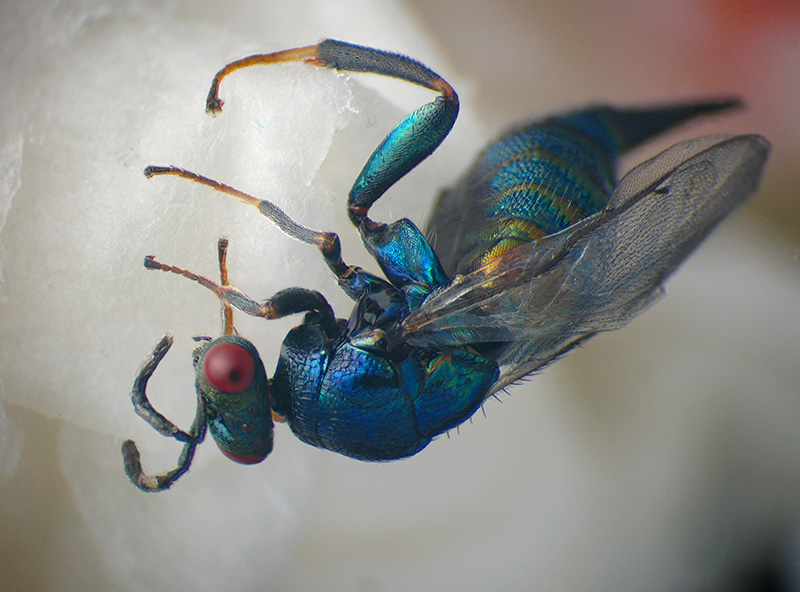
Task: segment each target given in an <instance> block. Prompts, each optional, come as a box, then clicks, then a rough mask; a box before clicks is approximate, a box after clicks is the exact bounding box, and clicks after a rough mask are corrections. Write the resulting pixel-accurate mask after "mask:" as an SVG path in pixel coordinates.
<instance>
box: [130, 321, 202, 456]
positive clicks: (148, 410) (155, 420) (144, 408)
mask: <svg viewBox="0 0 800 592" xmlns="http://www.w3.org/2000/svg"><path fill="white" fill-rule="evenodd" d="M171 347H172V335H169V334H167V335H164V337H162V338H161V340H160V341H159V342H158V343H157V344H156V346H155V347H154V348H153V351H152V352H151V353H150V354H149V355H148V356H147V357H146V358H145V360H144V362H142V365H141V367H140V368H139V372H138V374H137V375H136V378H135V379H134V381H133V387H131V401H132V402H133V408H134V409H135V410H136V415H138V416H139V417H141V418H142V419H143V420H145V421H146V422H147V423H149V424H150V426H151V427H152V428H153V429H154V430H156V431H157V432H158V433H159V434H161V435H162V436H167V437H169V438H175V439H176V440H180V441H181V442H188V441H190V440H191V439H192V436H191V435H190V434H187V433H186V432H184V431H183V430H182V429H180V428H179V427H178V426H176V425H175V424H174V423H172V422H171V421H170V420H168V419H167V418H166V417H164V416H163V415H161V414H160V413H159V412H158V411H156V410H155V409H154V408H153V406H152V404H151V403H150V400H149V399H148V398H147V392H146V389H147V381H148V380H150V377H151V376H152V375H153V372H155V369H156V367H157V366H158V364H159V363H160V362H161V360H162V359H164V356H165V355H167V352H168V351H169V348H171Z"/></svg>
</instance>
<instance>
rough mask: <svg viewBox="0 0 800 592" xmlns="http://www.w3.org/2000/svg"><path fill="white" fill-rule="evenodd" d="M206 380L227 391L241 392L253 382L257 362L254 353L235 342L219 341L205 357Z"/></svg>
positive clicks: (216, 387)
mask: <svg viewBox="0 0 800 592" xmlns="http://www.w3.org/2000/svg"><path fill="white" fill-rule="evenodd" d="M203 372H204V373H205V375H206V380H208V382H209V384H211V386H213V387H214V388H215V389H218V390H220V391H222V392H225V393H241V392H242V391H244V390H246V389H247V387H249V386H250V384H251V383H252V382H253V378H254V377H255V375H256V363H255V360H254V359H253V354H251V353H250V352H249V351H247V350H246V349H245V348H243V347H242V346H240V345H236V344H235V343H217V344H216V345H213V346H211V348H210V349H209V350H208V351H207V352H206V355H205V357H204V358H203Z"/></svg>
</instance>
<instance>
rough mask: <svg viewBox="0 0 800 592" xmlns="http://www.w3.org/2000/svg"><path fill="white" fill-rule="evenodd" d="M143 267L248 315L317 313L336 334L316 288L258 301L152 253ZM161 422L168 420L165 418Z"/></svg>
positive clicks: (330, 310) (289, 290)
mask: <svg viewBox="0 0 800 592" xmlns="http://www.w3.org/2000/svg"><path fill="white" fill-rule="evenodd" d="M144 266H145V267H146V268H147V269H153V270H158V271H166V272H169V273H174V274H177V275H180V276H183V277H185V278H187V279H190V280H192V281H194V282H197V283H198V284H200V285H201V286H203V287H205V288H208V289H209V290H211V291H212V292H214V294H216V295H217V298H219V299H220V300H221V301H222V302H224V303H226V304H228V305H230V306H232V307H234V308H236V309H237V310H240V311H242V312H243V313H245V314H249V315H250V316H254V317H262V318H265V319H279V318H281V317H285V316H287V315H291V314H296V313H300V312H316V313H319V315H320V321H321V323H322V325H323V327H324V329H325V331H326V333H328V334H329V336H331V337H333V336H334V335H336V334H337V333H338V329H337V327H336V318H335V315H334V313H333V308H331V305H330V304H329V303H328V301H327V300H326V299H325V297H324V296H323V295H322V294H320V293H319V292H317V291H316V290H308V289H306V288H287V289H285V290H281V291H280V292H278V293H277V294H275V295H274V296H273V297H272V298H268V299H267V300H264V301H262V302H257V301H255V300H253V299H252V298H250V297H249V296H248V295H247V294H245V293H244V292H242V291H241V290H238V289H237V288H235V287H234V286H231V285H224V286H221V285H219V284H217V283H216V282H213V281H211V280H210V279H208V278H207V277H205V276H202V275H198V274H196V273H193V272H191V271H188V270H186V269H182V268H180V267H176V266H174V265H166V264H164V263H161V262H159V261H156V260H155V258H154V257H153V256H152V255H148V256H147V257H145V259H144ZM162 357H163V356H162ZM154 413H157V412H154ZM162 418H163V416H162ZM148 421H149V420H148ZM164 421H168V420H166V419H165V420H164ZM170 423H171V422H170ZM151 425H152V424H151ZM154 427H155V426H154ZM156 429H158V428H156Z"/></svg>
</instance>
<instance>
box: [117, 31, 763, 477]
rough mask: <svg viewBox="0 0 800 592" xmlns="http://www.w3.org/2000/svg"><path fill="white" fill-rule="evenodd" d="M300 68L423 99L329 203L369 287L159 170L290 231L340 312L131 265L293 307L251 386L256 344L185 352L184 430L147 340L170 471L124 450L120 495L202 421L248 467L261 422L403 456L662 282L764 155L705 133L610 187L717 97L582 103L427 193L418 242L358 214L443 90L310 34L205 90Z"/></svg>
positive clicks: (512, 135)
mask: <svg viewBox="0 0 800 592" xmlns="http://www.w3.org/2000/svg"><path fill="white" fill-rule="evenodd" d="M287 61H300V62H305V63H307V64H311V65H314V66H320V67H327V68H334V69H337V70H340V71H349V72H368V73H377V74H382V75H385V76H390V77H394V78H398V79H402V80H406V81H408V82H411V83H414V84H417V85H420V86H423V87H425V88H428V89H431V90H433V91H436V92H437V93H438V96H437V97H436V98H435V100H433V101H432V102H431V103H428V104H426V105H424V106H422V107H421V108H419V109H417V110H416V111H414V112H412V113H411V114H409V115H408V116H407V117H406V118H405V119H403V120H402V121H401V122H400V123H399V124H398V125H397V126H396V127H395V128H394V129H393V130H392V131H391V132H390V133H389V134H388V136H387V137H386V138H385V139H384V140H383V142H382V143H381V144H380V145H379V146H378V147H377V148H376V150H375V151H374V153H373V154H372V156H371V157H370V158H369V160H368V161H367V163H366V165H365V166H364V168H363V170H362V171H361V173H360V175H359V176H358V178H357V179H356V181H355V184H354V185H353V188H352V189H351V191H350V195H349V199H348V203H347V207H348V213H349V216H350V220H351V221H352V222H353V224H354V225H355V226H356V228H357V229H358V231H359V233H360V235H361V238H362V240H363V242H364V244H365V245H366V247H367V249H368V251H369V252H370V253H371V254H372V256H373V257H374V258H375V260H376V261H377V262H378V264H379V266H380V268H381V270H382V271H383V274H384V276H385V279H384V278H381V277H378V276H376V275H373V274H370V273H368V272H366V271H364V270H363V269H361V268H360V267H357V266H352V265H347V264H345V262H344V261H343V259H342V256H341V247H340V244H339V239H338V237H337V235H336V234H334V233H332V232H317V231H313V230H310V229H308V228H306V227H304V226H301V225H300V224H298V223H296V222H295V221H293V220H292V219H290V218H289V217H288V216H287V215H286V214H285V213H283V212H282V211H281V210H280V209H279V208H277V207H276V206H275V205H274V204H272V203H271V202H269V201H266V200H260V199H256V198H255V197H252V196H250V195H247V194H245V193H242V192H240V191H238V190H236V189H234V188H232V187H229V186H227V185H223V184H221V183H218V182H216V181H213V180H211V179H208V178H206V177H202V176H200V175H197V174H195V173H191V172H189V171H185V170H182V169H178V168H175V167H148V168H147V169H146V170H145V174H146V175H147V176H148V177H152V176H154V175H177V176H180V177H184V178H187V179H190V180H192V181H195V182H198V183H201V184H203V185H207V186H209V187H211V188H213V189H215V190H217V191H221V192H223V193H227V194H229V195H232V196H234V197H236V198H238V199H239V200H241V201H243V202H244V203H246V204H250V205H252V206H255V207H256V208H257V209H258V211H259V212H260V213H261V214H262V215H263V216H265V217H267V218H269V219H270V220H271V221H272V222H273V223H275V224H276V225H277V226H278V227H279V228H280V229H281V230H283V231H284V232H285V233H286V234H288V235H289V236H291V237H293V238H295V239H297V240H299V241H302V242H305V243H309V244H311V245H316V246H317V247H318V248H319V249H320V251H321V253H322V256H323V257H324V259H325V262H326V263H327V265H328V267H329V268H330V269H331V271H333V273H334V274H335V275H336V277H337V279H338V282H339V285H340V286H341V288H342V289H343V290H344V291H345V292H346V293H347V295H348V296H350V297H351V298H352V299H353V300H354V301H355V307H354V309H353V312H352V314H351V315H350V318H349V319H348V320H343V319H337V318H336V317H335V316H334V313H333V310H332V309H331V307H330V305H329V304H328V302H327V301H326V300H325V298H324V297H323V296H322V295H321V294H319V293H318V292H315V291H312V290H307V289H303V288H289V289H286V290H283V291H281V292H278V293H277V294H275V295H274V296H273V297H272V298H269V299H268V300H265V301H263V302H256V301H255V300H253V299H251V298H249V297H248V296H246V295H245V294H244V293H242V292H241V291H239V290H237V289H236V288H234V287H232V286H230V285H228V284H227V279H226V277H225V273H224V266H223V265H222V264H221V269H223V274H222V275H223V281H222V282H221V283H220V284H217V283H215V282H213V281H211V280H209V279H207V278H205V277H202V276H198V275H196V274H193V273H191V272H189V271H186V270H183V269H180V268H177V267H172V266H168V265H164V264H162V263H159V262H157V261H156V260H155V259H153V258H152V257H148V258H147V259H146V260H145V266H146V267H147V268H149V269H160V270H163V271H168V272H172V273H178V274H181V275H183V276H185V277H188V278H189V279H192V280H194V281H197V282H199V283H200V284H201V285H203V286H205V287H206V288H208V289H210V290H212V291H213V292H214V293H215V294H216V295H217V296H218V298H219V299H220V300H221V301H222V302H223V303H224V305H225V306H226V307H228V308H230V307H233V308H236V309H239V310H240V311H243V312H245V313H247V314H250V315H254V316H260V317H264V318H267V319H274V318H278V317H283V316H286V315H290V314H295V313H305V316H304V318H303V322H302V323H301V324H300V325H299V326H297V327H295V328H294V329H293V330H292V331H290V332H289V334H288V335H287V336H286V338H285V339H284V341H283V347H282V349H281V353H280V356H279V360H278V364H277V368H276V370H275V373H274V375H273V376H272V378H271V379H269V380H267V378H266V375H265V373H264V370H263V364H262V363H261V360H260V358H259V357H258V354H257V352H256V349H255V348H254V347H253V346H252V345H251V344H250V343H249V342H248V341H246V340H244V339H242V338H240V337H238V336H234V335H232V333H233V331H232V325H229V324H228V323H227V322H226V331H225V333H226V335H223V337H222V338H220V339H218V340H214V341H209V342H208V343H205V344H203V345H202V346H201V347H199V348H198V350H197V351H196V352H195V354H194V363H195V369H196V374H197V381H196V389H197V394H198V411H197V416H196V418H195V421H194V425H193V427H192V429H191V430H190V431H189V432H184V431H183V430H180V429H179V428H177V427H176V426H175V425H174V424H173V423H172V422H170V421H169V420H167V419H166V418H164V417H163V416H162V415H160V414H159V413H158V412H156V411H155V410H154V409H153V408H152V406H151V405H150V403H149V402H148V400H147V396H146V393H145V387H146V383H147V380H148V379H149V377H150V376H151V375H152V373H153V372H154V370H155V368H156V366H157V365H158V363H159V361H160V360H161V359H162V358H163V356H164V355H165V354H166V351H167V349H168V348H169V346H170V343H171V341H170V339H169V337H165V338H163V339H162V340H161V341H160V342H159V344H158V345H157V346H156V348H155V350H154V351H153V352H152V353H151V354H150V355H149V356H148V358H147V359H146V360H145V363H144V364H143V366H142V367H141V369H140V371H139V375H138V376H137V378H136V382H135V383H134V388H133V393H132V394H133V401H134V406H135V408H136V410H137V412H138V413H139V414H140V415H141V416H142V417H143V418H144V419H145V420H146V421H148V423H150V424H151V425H152V426H153V427H154V428H155V429H156V430H158V431H159V432H160V433H162V434H164V435H166V436H171V437H173V438H176V439H178V440H180V441H183V442H185V446H184V451H183V453H182V454H181V457H180V459H179V462H178V466H177V467H176V468H175V469H173V470H172V471H169V472H167V473H163V474H160V475H148V474H146V473H144V471H143V469H142V466H141V463H140V461H139V453H138V451H137V449H136V445H135V444H134V443H133V442H132V441H130V440H128V441H126V442H125V444H124V445H123V456H124V459H125V466H126V471H127V473H128V475H129V477H130V478H131V480H132V481H133V482H134V484H136V485H137V486H138V487H140V488H142V489H144V490H146V491H158V490H162V489H166V488H167V487H169V486H170V485H171V484H172V483H173V482H174V481H175V479H177V478H178V477H179V476H180V475H181V474H183V473H184V472H185V471H186V470H187V469H188V467H189V464H190V462H191V458H192V455H193V453H194V450H195V447H196V446H197V444H198V443H199V442H200V441H201V440H202V439H203V436H204V435H205V430H206V427H208V429H209V431H211V433H212V435H213V436H214V438H215V440H216V441H217V443H218V444H219V446H220V448H221V449H222V450H223V452H225V454H226V455H227V456H229V457H231V458H233V459H234V460H237V461H239V462H246V463H250V462H258V461H260V460H262V459H263V458H264V457H265V456H266V455H267V454H268V453H269V452H270V451H271V449H272V429H273V427H272V426H273V423H272V422H273V417H275V418H278V419H283V420H286V421H288V423H289V426H290V427H291V429H292V431H293V432H294V433H295V434H296V435H297V436H298V437H299V438H300V439H301V440H303V441H305V442H307V443H309V444H312V445H314V446H318V447H321V448H327V449H329V450H332V451H334V452H338V453H341V454H344V455H347V456H350V457H353V458H357V459H363V460H372V461H379V460H391V459H397V458H402V457H406V456H410V455H413V454H415V453H417V452H419V451H420V450H421V449H422V448H424V447H425V446H426V445H427V444H428V443H429V442H430V441H431V439H432V438H434V437H435V436H436V435H438V434H441V433H442V432H444V431H446V430H448V429H450V428H453V427H455V426H457V425H459V424H460V423H462V422H463V421H464V420H466V419H467V418H469V417H470V416H471V415H472V414H473V413H474V412H475V411H476V410H477V409H478V407H480V405H481V404H482V403H483V401H484V400H485V399H486V398H487V397H488V396H490V395H492V394H493V393H495V392H496V391H498V390H500V389H502V388H504V387H506V386H508V385H509V384H511V383H513V382H514V381H516V380H517V379H519V378H521V377H523V376H525V375H527V374H529V373H530V372H532V371H534V370H536V369H537V368H541V367H542V366H544V365H545V364H547V363H549V362H551V361H552V360H554V359H556V358H557V357H559V356H561V355H563V354H564V353H566V352H567V351H569V350H570V349H571V348H573V347H575V345H576V344H578V343H580V342H582V341H584V340H586V339H587V338H589V337H591V336H592V335H594V334H595V333H597V332H599V331H605V330H610V329H616V328H618V327H621V326H622V325H624V324H625V323H627V322H628V321H629V320H631V319H632V318H633V317H634V316H636V315H637V314H639V313H640V312H641V311H642V310H644V308H646V307H647V306H648V305H650V304H651V303H653V302H654V301H655V300H656V299H657V298H658V296H659V295H660V294H661V292H662V289H661V286H662V283H663V282H664V280H665V279H666V278H667V277H668V276H669V275H670V274H671V273H672V272H673V271H674V270H675V268H676V267H677V266H678V265H679V264H680V263H681V262H682V261H683V260H684V259H685V258H686V257H687V256H688V255H689V254H690V253H691V252H692V251H693V250H694V249H695V248H696V247H697V246H698V245H699V244H700V242H701V241H702V240H703V239H704V238H705V237H706V236H707V235H708V234H709V233H710V232H711V231H712V230H713V229H714V227H715V226H716V225H717V224H718V223H719V222H720V221H721V220H722V219H723V218H725V217H726V216H727V215H728V214H730V213H731V212H732V211H733V210H734V209H735V208H736V207H737V206H739V205H740V204H741V203H742V202H743V201H745V200H746V199H747V198H748V197H749V196H750V195H751V194H752V193H753V192H754V191H755V189H756V186H757V184H758V180H759V178H760V176H761V172H762V169H763V166H764V163H765V161H766V158H767V155H768V152H769V144H768V142H767V141H766V140H765V139H764V138H761V137H759V136H755V135H745V136H713V137H703V138H699V139H696V140H691V141H688V142H683V143H681V144H677V145H675V146H673V147H672V148H670V149H668V150H666V151H664V152H662V153H661V154H659V155H658V156H656V157H654V158H652V159H650V160H648V161H646V162H644V163H642V164H640V165H639V166H637V167H635V168H634V169H633V170H632V171H630V172H629V173H628V174H627V175H625V176H624V177H623V178H622V180H621V181H619V183H617V177H616V170H615V169H616V165H617V160H618V158H619V156H620V155H621V154H622V153H624V152H625V151H626V150H628V149H630V148H632V147H634V146H637V145H638V144H640V143H642V142H644V141H646V140H648V139H649V138H651V137H652V136H654V135H656V134H658V133H660V132H662V131H664V130H666V129H668V128H671V127H672V126H675V125H677V124H679V123H682V122H684V121H686V120H687V119H690V118H692V117H695V116H699V115H703V114H708V113H715V112H717V111H720V110H723V109H727V108H730V107H733V106H735V105H736V104H737V103H736V101H717V102H703V103H687V104H680V105H669V106H664V107H659V108H653V109H614V108H610V107H593V108H589V109H585V110H581V111H576V112H570V113H566V114H563V115H557V116H553V117H549V118H547V119H544V120H542V121H538V122H535V123H529V124H525V125H522V126H519V127H516V128H514V129H512V130H510V131H509V132H507V133H506V134H504V135H503V136H501V137H500V138H499V139H498V140H496V141H495V142H494V143H492V144H490V145H489V146H488V147H487V148H486V149H485V150H484V151H483V152H482V153H481V154H479V156H478V157H477V159H476V161H475V162H474V163H473V165H472V166H471V168H470V169H469V170H468V171H467V173H466V174H465V175H464V177H463V178H462V179H461V181H459V182H458V183H457V184H456V185H455V186H454V187H453V188H451V189H449V190H448V191H445V192H444V193H443V194H442V195H441V197H440V198H439V201H438V203H437V205H436V207H435V209H434V212H433V216H432V218H431V221H430V223H429V226H428V229H427V232H426V233H425V234H424V235H423V233H422V232H420V231H419V230H418V229H417V227H416V226H415V225H414V224H413V223H412V222H411V221H409V220H407V219H402V220H398V221H396V222H393V223H391V224H382V223H379V222H375V221H373V220H371V219H370V218H369V217H368V213H369V209H370V207H371V206H372V204H373V203H375V201H376V200H377V199H378V198H380V197H381V195H383V194H384V192H385V191H386V190H387V189H388V188H389V187H390V186H391V185H392V184H393V183H395V182H396V181H397V180H398V179H400V178H401V177H402V176H403V175H405V174H406V173H407V172H409V171H410V170H411V169H413V168H414V167H415V166H416V165H417V164H418V163H419V162H420V161H421V160H423V159H424V158H426V157H427V156H428V155H429V154H430V153H431V152H433V150H435V149H436V147H437V146H438V145H439V144H440V143H441V142H442V140H443V139H444V138H445V136H447V134H448V133H449V131H450V129H451V128H452V126H453V124H454V123H455V120H456V116H457V114H458V104H459V103H458V96H457V95H456V93H455V91H454V90H453V88H452V87H451V86H450V85H449V84H448V83H447V82H446V81H445V80H443V79H442V78H441V77H440V76H438V75H437V74H435V73H434V72H433V71H431V70H430V69H428V68H427V67H425V66H424V65H422V64H421V63H419V62H417V61H415V60H413V59H411V58H408V57H405V56H401V55H397V54H392V53H387V52H383V51H379V50H375V49H370V48H366V47H360V46H356V45H352V44H349V43H343V42H340V41H333V40H325V41H322V42H321V43H319V44H318V45H314V46H309V47H303V48H298V49H293V50H288V51H283V52H278V53H273V54H266V55H255V56H251V57H248V58H244V59H242V60H240V61H237V62H233V63H231V64H229V65H228V66H226V67H225V68H223V69H222V70H220V71H219V72H218V73H217V75H216V76H215V77H214V80H213V82H212V85H211V90H210V92H209V95H208V99H207V103H206V109H207V111H209V112H210V113H217V112H219V111H220V110H221V108H222V101H221V100H219V98H218V91H219V85H220V82H221V81H222V80H223V78H225V77H226V76H227V75H229V74H230V73H231V72H234V71H235V70H238V69H240V68H244V67H249V66H253V65H257V64H273V63H279V62H287Z"/></svg>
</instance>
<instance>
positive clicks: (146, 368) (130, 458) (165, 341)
mask: <svg viewBox="0 0 800 592" xmlns="http://www.w3.org/2000/svg"><path fill="white" fill-rule="evenodd" d="M170 347H172V336H171V335H164V337H162V338H161V340H160V341H159V342H158V343H157V344H156V346H155V348H153V351H152V352H151V353H150V354H149V355H148V356H147V358H145V360H144V362H143V363H142V366H141V367H140V368H139V373H138V374H137V375H136V378H135V379H134V381H133V387H132V388H131V401H132V402H133V407H134V409H135V410H136V414H137V415H138V416H139V417H141V418H142V419H144V420H145V421H146V422H147V423H148V424H150V426H151V427H152V428H153V429H155V430H156V431H157V432H158V433H159V434H161V435H163V436H167V437H171V438H175V439H176V440H179V441H180V442H183V443H184V446H183V450H182V451H181V455H180V457H179V459H178V465H177V466H176V468H174V469H172V470H171V471H167V472H166V473H162V474H160V475H147V474H146V473H145V472H144V471H143V469H142V463H141V461H140V458H139V450H138V448H137V447H136V444H135V443H134V442H133V440H126V441H125V442H124V443H123V444H122V457H123V460H124V462H125V472H126V473H127V474H128V477H129V478H130V480H131V481H132V482H133V484H134V485H136V486H137V487H138V488H139V489H141V490H143V491H161V490H163V489H167V488H168V487H169V486H170V485H172V483H173V482H174V481H175V480H176V479H177V478H178V477H180V476H181V475H183V473H185V472H186V471H187V470H188V469H189V465H190V464H191V461H192V457H193V456H194V450H195V448H196V447H197V445H198V444H199V443H200V442H202V440H203V438H204V437H205V433H206V417H205V405H204V404H203V400H202V397H200V396H198V397H197V413H196V414H195V418H194V422H193V423H192V427H191V429H190V431H189V432H188V433H187V432H184V431H183V430H181V429H180V428H179V427H178V426H176V425H175V424H174V423H172V422H171V421H170V420H168V419H167V418H166V417H164V416H163V415H161V414H160V413H159V412H158V411H156V410H155V409H154V408H153V406H152V404H151V403H150V400H149V399H148V398H147V391H146V389H147V381H148V380H149V379H150V377H151V376H152V375H153V372H155V369H156V367H157V366H158V364H159V363H160V362H161V360H162V359H164V356H165V355H166V354H167V352H168V351H169V349H170Z"/></svg>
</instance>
